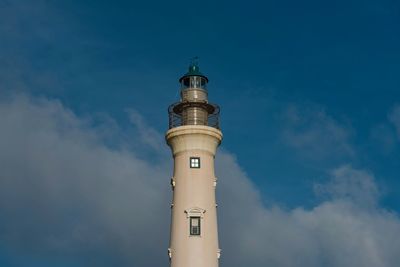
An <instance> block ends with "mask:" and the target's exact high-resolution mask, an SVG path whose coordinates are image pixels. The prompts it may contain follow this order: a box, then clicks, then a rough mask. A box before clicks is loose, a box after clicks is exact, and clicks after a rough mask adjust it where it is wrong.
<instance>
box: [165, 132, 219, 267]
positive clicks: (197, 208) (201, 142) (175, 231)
mask: <svg viewBox="0 0 400 267" xmlns="http://www.w3.org/2000/svg"><path fill="white" fill-rule="evenodd" d="M166 140H167V143H168V145H169V146H170V147H171V150H172V154H173V157H174V174H173V178H172V179H171V185H172V188H173V201H172V220H171V240H170V248H169V256H170V260H171V267H217V266H218V259H219V254H220V250H219V246H218V230H217V211H216V200H215V189H216V184H217V183H216V177H215V172H214V157H215V153H216V149H217V147H218V145H219V144H220V142H221V140H222V133H221V131H220V130H218V129H216V128H213V127H209V126H203V125H184V126H179V127H175V128H172V129H170V130H169V131H168V132H167V133H166ZM191 157H195V158H199V159H200V162H199V164H200V166H199V168H191V166H190V158H191ZM190 217H200V235H191V233H190Z"/></svg>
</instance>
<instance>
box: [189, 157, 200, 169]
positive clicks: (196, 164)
mask: <svg viewBox="0 0 400 267" xmlns="http://www.w3.org/2000/svg"><path fill="white" fill-rule="evenodd" d="M190 168H197V169H198V168H200V158H194V157H191V158H190Z"/></svg>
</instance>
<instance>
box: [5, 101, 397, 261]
mask: <svg viewBox="0 0 400 267" xmlns="http://www.w3.org/2000/svg"><path fill="white" fill-rule="evenodd" d="M136 126H137V127H144V128H143V129H142V133H146V132H153V131H154V130H151V129H150V128H148V127H147V126H145V125H141V124H140V123H139V124H138V123H136ZM0 127H1V131H0V167H1V171H0V214H1V215H2V216H1V218H0V240H1V242H2V244H7V247H8V248H9V249H10V250H13V251H15V252H16V254H17V255H18V254H20V255H22V254H23V255H30V256H32V257H36V258H37V259H46V261H49V259H50V260H54V262H55V264H54V265H57V262H63V261H71V260H75V261H77V262H79V263H80V264H81V265H84V266H110V265H112V266H161V265H167V264H168V262H167V256H166V248H167V246H168V235H169V232H168V231H169V216H170V215H169V201H170V194H171V192H170V188H169V184H168V183H169V177H170V175H171V169H170V167H169V166H170V165H171V164H172V161H171V159H170V157H169V156H166V155H164V154H163V155H161V157H164V161H161V163H154V162H153V161H150V160H142V159H140V157H139V155H140V154H141V153H142V151H140V150H134V149H133V150H132V149H128V148H126V147H124V146H119V147H117V148H115V147H109V146H107V145H105V143H104V140H103V134H102V131H100V130H98V128H96V127H93V125H92V124H91V121H90V119H85V120H83V119H81V118H79V117H77V116H76V115H75V114H74V113H73V112H71V111H70V110H68V109H66V108H65V107H63V106H62V105H61V104H60V103H59V102H57V101H55V100H47V99H37V98H30V97H27V96H16V97H13V98H11V99H4V100H2V101H0ZM102 129H103V128H102ZM153 133H154V132H153ZM114 136H118V133H115V135H114ZM159 136H161V135H159ZM153 137H154V138H153ZM153 137H152V139H150V143H151V144H152V146H153V148H155V147H156V146H157V144H159V145H160V146H161V145H162V146H163V148H160V149H164V148H165V147H164V146H165V145H163V144H162V143H161V141H155V140H156V139H157V134H155V135H154V136H153ZM134 138H135V139H134V142H144V143H145V144H146V143H147V144H148V142H149V140H146V139H143V138H142V137H141V136H140V134H139V135H137V136H135V137H134ZM143 147H145V146H143ZM162 153H163V152H162ZM330 175H331V176H332V181H331V182H330V183H328V184H327V185H323V186H320V187H319V188H320V189H321V190H320V192H325V193H328V196H327V198H326V200H324V201H323V202H321V203H320V204H319V205H317V206H315V207H314V208H312V209H304V208H302V207H299V208H297V209H293V210H285V209H282V208H279V207H277V206H275V207H265V206H263V204H262V201H261V200H260V194H259V192H258V191H257V189H256V187H255V186H254V185H253V184H252V182H251V181H250V179H249V178H248V177H247V175H246V174H245V173H244V172H243V171H242V170H241V168H240V167H239V165H238V164H237V162H236V160H235V158H234V157H233V156H232V155H231V154H229V153H227V152H225V151H221V152H220V153H219V154H218V156H217V176H218V178H219V183H218V199H219V223H220V224H219V226H220V238H221V248H222V249H223V254H222V259H221V261H222V262H221V266H222V267H223V266H230V267H235V266H254V267H257V266H260V267H261V266H276V267H285V266H309V267H314V266H315V267H317V266H318V267H320V266H326V267H329V266H332V267H339V266H340V267H350V266H351V267H354V266H364V267H370V266H371V267H380V266H382V267H391V266H393V267H394V266H398V265H399V263H400V256H399V255H398V248H399V247H400V221H399V218H398V216H397V214H395V213H391V212H389V211H387V210H385V209H382V208H380V207H379V205H378V201H377V198H378V196H379V192H378V189H377V188H376V185H375V182H374V176H373V174H371V173H369V172H366V171H364V170H357V169H354V168H352V167H350V166H342V167H339V168H337V169H335V170H333V171H332V172H331V173H330ZM49 255H52V256H49Z"/></svg>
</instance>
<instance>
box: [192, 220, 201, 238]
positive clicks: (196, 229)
mask: <svg viewBox="0 0 400 267" xmlns="http://www.w3.org/2000/svg"><path fill="white" fill-rule="evenodd" d="M190 235H200V217H190Z"/></svg>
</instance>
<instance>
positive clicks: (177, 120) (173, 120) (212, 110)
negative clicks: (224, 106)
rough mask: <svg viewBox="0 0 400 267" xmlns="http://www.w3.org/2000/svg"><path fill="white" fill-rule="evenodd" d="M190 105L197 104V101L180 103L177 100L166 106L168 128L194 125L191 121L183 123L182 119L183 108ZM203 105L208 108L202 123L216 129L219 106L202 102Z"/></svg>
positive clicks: (217, 127) (217, 126)
mask: <svg viewBox="0 0 400 267" xmlns="http://www.w3.org/2000/svg"><path fill="white" fill-rule="evenodd" d="M184 104H185V105H186V106H185V107H183V108H182V106H183V105H184ZM192 105H196V106H197V105H199V103H182V102H178V103H175V104H172V105H170V106H169V107H168V116H169V129H171V128H175V127H179V126H183V125H196V124H192V123H185V121H184V120H183V114H182V113H183V109H184V108H187V107H190V106H192ZM201 105H204V106H205V108H206V109H207V110H208V116H207V122H206V123H205V124H202V125H206V126H209V127H213V128H216V129H220V127H219V126H220V125H219V112H220V109H219V106H218V105H214V104H208V103H204V104H201Z"/></svg>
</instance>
